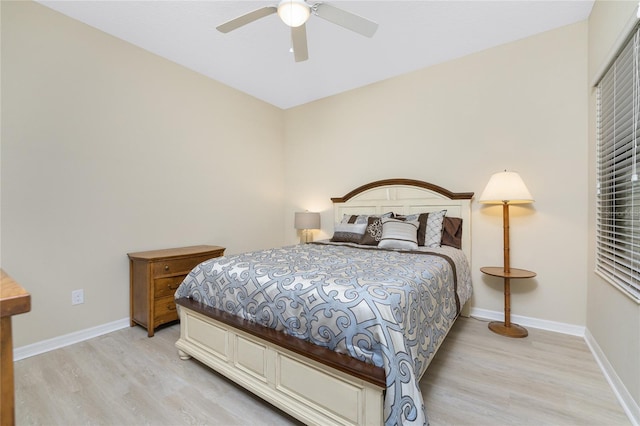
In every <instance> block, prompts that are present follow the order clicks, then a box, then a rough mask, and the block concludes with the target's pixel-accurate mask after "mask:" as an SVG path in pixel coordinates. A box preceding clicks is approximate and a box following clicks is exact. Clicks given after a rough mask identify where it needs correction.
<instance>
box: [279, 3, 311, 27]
mask: <svg viewBox="0 0 640 426" xmlns="http://www.w3.org/2000/svg"><path fill="white" fill-rule="evenodd" d="M310 13H311V11H310V8H309V5H307V3H305V1H304V0H281V1H280V3H279V4H278V16H279V17H280V19H282V22H284V23H285V24H287V25H288V26H290V27H299V26H300V25H303V24H304V23H305V22H307V20H308V19H309V15H310Z"/></svg>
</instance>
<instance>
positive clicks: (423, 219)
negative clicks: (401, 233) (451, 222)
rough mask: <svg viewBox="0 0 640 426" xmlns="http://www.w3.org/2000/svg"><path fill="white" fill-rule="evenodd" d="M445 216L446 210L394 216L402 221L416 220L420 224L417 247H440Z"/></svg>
mask: <svg viewBox="0 0 640 426" xmlns="http://www.w3.org/2000/svg"><path fill="white" fill-rule="evenodd" d="M446 214H447V211H446V210H440V211H437V212H430V213H419V214H418V213H416V214H411V215H406V216H401V215H396V216H395V217H397V218H399V219H403V220H408V221H413V220H417V221H419V222H420V228H418V245H419V246H425V247H440V242H441V240H442V231H443V221H444V217H445V215H446Z"/></svg>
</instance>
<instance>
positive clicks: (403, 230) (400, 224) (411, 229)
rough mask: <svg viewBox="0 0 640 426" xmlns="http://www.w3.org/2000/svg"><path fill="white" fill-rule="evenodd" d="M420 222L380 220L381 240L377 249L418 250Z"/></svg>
mask: <svg viewBox="0 0 640 426" xmlns="http://www.w3.org/2000/svg"><path fill="white" fill-rule="evenodd" d="M419 226H420V222H418V221H417V220H415V221H413V220H412V221H404V220H398V219H391V218H383V219H382V238H381V239H380V243H379V244H378V247H380V248H391V249H405V250H417V249H418V227H419Z"/></svg>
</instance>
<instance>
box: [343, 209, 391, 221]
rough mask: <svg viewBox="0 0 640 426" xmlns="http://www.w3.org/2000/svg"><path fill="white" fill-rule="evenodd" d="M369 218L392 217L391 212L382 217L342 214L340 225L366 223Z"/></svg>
mask: <svg viewBox="0 0 640 426" xmlns="http://www.w3.org/2000/svg"><path fill="white" fill-rule="evenodd" d="M370 217H378V218H379V217H393V212H387V213H385V214H382V215H374V214H344V215H342V221H341V222H340V223H367V220H369V218H370Z"/></svg>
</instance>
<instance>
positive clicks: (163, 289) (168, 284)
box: [154, 275, 186, 299]
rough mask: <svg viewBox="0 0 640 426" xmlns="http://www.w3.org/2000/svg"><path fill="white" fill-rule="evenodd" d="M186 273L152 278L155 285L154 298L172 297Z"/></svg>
mask: <svg viewBox="0 0 640 426" xmlns="http://www.w3.org/2000/svg"><path fill="white" fill-rule="evenodd" d="M185 277H186V275H176V276H175V277H169V278H157V279H156V280H154V285H155V292H154V293H155V298H156V299H159V298H161V297H165V296H171V297H173V294H174V293H175V292H176V290H177V289H178V287H180V284H182V281H184V278H185Z"/></svg>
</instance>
